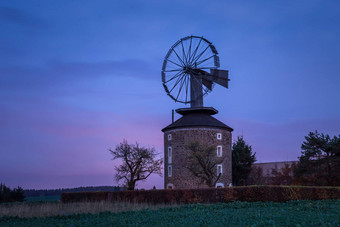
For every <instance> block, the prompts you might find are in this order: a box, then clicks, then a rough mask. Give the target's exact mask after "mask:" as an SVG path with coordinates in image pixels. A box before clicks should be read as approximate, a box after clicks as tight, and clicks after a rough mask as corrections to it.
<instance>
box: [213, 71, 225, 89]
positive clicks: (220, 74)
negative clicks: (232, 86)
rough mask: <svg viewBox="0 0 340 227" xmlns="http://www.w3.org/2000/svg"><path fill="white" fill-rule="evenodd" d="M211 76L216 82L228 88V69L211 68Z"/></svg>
mask: <svg viewBox="0 0 340 227" xmlns="http://www.w3.org/2000/svg"><path fill="white" fill-rule="evenodd" d="M209 76H210V78H211V80H212V81H213V82H214V83H217V84H219V85H221V86H223V87H225V88H228V83H229V78H228V70H220V69H210V75H209Z"/></svg>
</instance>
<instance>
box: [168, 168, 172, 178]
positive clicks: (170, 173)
mask: <svg viewBox="0 0 340 227" xmlns="http://www.w3.org/2000/svg"><path fill="white" fill-rule="evenodd" d="M168 177H172V166H168Z"/></svg>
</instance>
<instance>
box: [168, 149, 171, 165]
mask: <svg viewBox="0 0 340 227" xmlns="http://www.w3.org/2000/svg"><path fill="white" fill-rule="evenodd" d="M168 163H169V164H171V163H172V147H168Z"/></svg>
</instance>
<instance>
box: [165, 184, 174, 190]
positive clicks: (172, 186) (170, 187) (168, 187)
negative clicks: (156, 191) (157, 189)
mask: <svg viewBox="0 0 340 227" xmlns="http://www.w3.org/2000/svg"><path fill="white" fill-rule="evenodd" d="M166 188H167V189H174V188H175V186H174V185H173V184H171V183H169V184H168V185H167V187H166Z"/></svg>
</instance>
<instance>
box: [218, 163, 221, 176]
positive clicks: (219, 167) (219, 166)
mask: <svg viewBox="0 0 340 227" xmlns="http://www.w3.org/2000/svg"><path fill="white" fill-rule="evenodd" d="M220 174H221V175H222V164H219V165H217V176H219V175H220Z"/></svg>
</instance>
